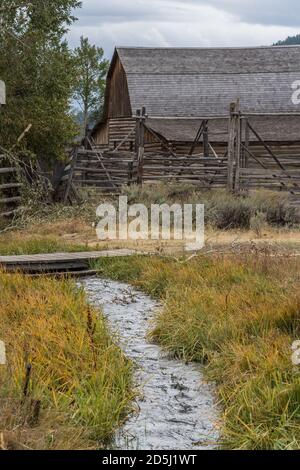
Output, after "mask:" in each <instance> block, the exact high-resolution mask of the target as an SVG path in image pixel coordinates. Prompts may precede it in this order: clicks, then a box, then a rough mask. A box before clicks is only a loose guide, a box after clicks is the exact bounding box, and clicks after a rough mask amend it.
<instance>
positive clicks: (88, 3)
mask: <svg viewBox="0 0 300 470" xmlns="http://www.w3.org/2000/svg"><path fill="white" fill-rule="evenodd" d="M298 1H299V0H298ZM82 3H83V5H82V9H81V10H78V11H77V12H76V13H77V16H78V18H79V21H78V22H77V23H76V24H75V25H74V26H73V27H72V29H71V31H70V33H69V40H70V43H71V45H72V46H74V45H77V44H78V41H79V38H80V35H82V34H83V35H85V36H87V37H89V38H90V40H91V41H92V42H94V43H95V44H98V45H101V46H102V47H104V50H105V52H106V55H107V56H108V57H110V56H111V54H112V51H113V48H114V46H115V45H123V46H126V45H127V46H247V45H249V46H250V45H268V44H272V43H273V42H275V41H278V40H280V39H284V38H285V37H287V36H288V35H294V34H297V33H299V32H300V31H299V30H300V27H299V26H300V15H299V9H300V4H298V2H296V1H294V0H285V3H284V2H283V0H282V1H281V2H280V1H278V0H272V1H271V0H265V1H259V0H227V1H226V0H184V1H183V0H105V1H104V0H83V2H82ZM298 18H299V19H298Z"/></svg>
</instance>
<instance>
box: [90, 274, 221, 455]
mask: <svg viewBox="0 0 300 470" xmlns="http://www.w3.org/2000/svg"><path fill="white" fill-rule="evenodd" d="M82 285H83V286H84V288H85V290H86V292H87V295H88V298H89V300H90V301H91V302H92V303H93V304H94V305H95V306H96V307H100V308H102V310H103V312H104V314H105V315H106V316H107V318H108V320H109V322H110V325H111V327H112V329H113V330H115V331H117V332H118V335H119V337H120V338H121V339H120V342H121V344H120V346H121V347H122V348H123V350H124V351H125V353H126V355H127V356H128V357H130V358H131V359H132V360H133V361H135V363H136V364H137V366H138V367H137V372H136V383H137V386H138V387H139V389H140V390H139V391H140V393H139V398H138V401H137V412H136V413H134V415H132V416H131V417H130V418H129V420H128V421H127V422H126V424H125V426H124V427H123V428H122V429H121V431H120V432H119V435H118V436H117V438H116V447H117V448H118V449H121V450H129V449H140V450H155V449H156V450H157V449H161V450H177V449H180V450H194V449H195V450H196V449H211V448H215V447H216V445H217V444H216V442H217V440H218V430H217V426H216V423H217V421H218V411H217V407H216V404H215V398H214V395H213V391H212V389H211V387H210V386H209V385H208V384H206V383H205V382H204V380H203V376H202V369H201V367H200V366H198V365H194V364H189V365H187V364H184V363H183V362H181V361H178V360H174V359H170V358H168V357H166V356H165V355H164V353H163V352H162V350H161V348H160V347H159V346H156V345H154V344H150V343H149V342H148V341H147V332H148V331H149V328H150V327H151V319H152V317H153V314H154V312H155V309H156V308H157V307H158V305H157V304H156V303H155V302H154V301H153V300H151V299H150V298H149V297H147V296H146V295H144V294H143V293H141V292H139V291H137V290H135V289H133V288H132V287H130V286H128V285H126V284H121V283H119V282H113V281H108V280H103V279H100V278H96V277H93V278H88V279H85V280H84V281H82Z"/></svg>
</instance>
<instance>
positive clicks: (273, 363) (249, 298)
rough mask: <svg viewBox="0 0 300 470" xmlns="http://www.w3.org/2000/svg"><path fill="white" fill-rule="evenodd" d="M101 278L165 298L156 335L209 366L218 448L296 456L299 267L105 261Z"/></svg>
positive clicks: (299, 441) (218, 260)
mask: <svg viewBox="0 0 300 470" xmlns="http://www.w3.org/2000/svg"><path fill="white" fill-rule="evenodd" d="M98 268H99V270H100V272H101V273H103V274H105V275H108V276H111V277H114V278H118V279H122V280H128V281H131V282H133V283H134V284H135V285H137V286H139V287H141V288H143V289H144V290H146V291H147V292H148V293H149V294H151V295H153V296H155V297H158V298H160V299H162V301H163V308H162V310H161V312H160V313H159V315H158V316H157V318H156V325H155V330H154V331H153V333H152V337H153V338H154V339H155V340H156V341H157V342H159V343H160V344H161V345H162V346H163V347H164V348H165V349H167V350H168V351H169V352H171V353H173V354H175V355H176V356H178V357H181V358H183V359H184V360H187V361H200V362H202V363H204V364H205V365H206V373H207V376H208V377H209V378H210V379H211V380H214V381H215V382H216V384H217V391H218V395H219V398H220V403H221V405H222V407H223V409H224V419H223V423H224V424H223V432H222V446H223V447H224V448H230V449H299V447H300V427H299V420H300V369H299V368H295V366H293V364H292V361H291V345H292V342H293V341H294V340H297V339H299V338H300V289H299V287H300V260H299V259H297V258H292V257H291V258H278V259H277V258H276V257H273V256H268V255H257V256H253V255H250V254H245V255H237V256H236V257H235V258H233V257H230V258H229V257H221V256H218V257H208V256H205V255H202V256H199V257H198V258H195V259H193V260H191V261H189V262H187V261H184V260H180V261H174V260H171V259H162V258H151V259H149V258H139V257H136V258H131V259H130V260H126V259H119V260H113V261H112V260H110V262H108V261H106V260H101V261H99V263H98Z"/></svg>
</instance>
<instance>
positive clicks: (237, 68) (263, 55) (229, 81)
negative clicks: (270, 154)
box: [93, 46, 300, 153]
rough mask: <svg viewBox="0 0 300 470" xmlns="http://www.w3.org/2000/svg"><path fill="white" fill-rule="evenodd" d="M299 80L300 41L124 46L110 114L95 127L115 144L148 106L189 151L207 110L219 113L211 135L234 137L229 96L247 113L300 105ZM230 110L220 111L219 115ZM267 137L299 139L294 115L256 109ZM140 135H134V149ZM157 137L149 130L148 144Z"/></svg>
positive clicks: (169, 136)
mask: <svg viewBox="0 0 300 470" xmlns="http://www.w3.org/2000/svg"><path fill="white" fill-rule="evenodd" d="M297 80H300V47H299V46H293V47H284V46H282V47H258V48H230V49H225V48H224V49H223V48H218V49H214V48H211V49H202V48H192V49H190V48H189V49H183V48H180V49H177V48H171V49H170V48H163V49H161V48H117V49H116V50H115V53H114V56H113V59H112V62H111V66H110V69H109V73H108V78H107V90H106V98H105V106H104V117H103V121H102V122H100V123H98V124H97V126H96V127H95V129H94V131H93V136H94V140H95V141H96V142H97V144H98V145H103V146H109V148H111V149H113V148H114V147H116V146H118V144H119V143H120V142H121V141H122V139H124V138H125V137H126V135H128V133H129V132H130V130H131V129H133V127H135V122H136V120H135V116H136V111H137V110H138V109H142V108H143V107H145V108H146V114H147V116H148V118H147V120H146V124H147V127H149V128H150V129H151V130H153V131H154V132H155V133H157V134H158V135H159V136H161V137H162V138H163V139H164V140H166V141H168V142H169V143H170V144H171V145H172V146H174V147H175V148H176V150H177V151H178V150H179V151H180V150H182V151H183V153H186V146H188V147H189V146H190V144H191V143H192V142H193V141H194V139H195V137H196V134H197V131H198V129H199V123H200V121H201V120H202V118H208V119H212V128H211V129H210V136H209V140H210V141H211V142H212V143H219V142H224V143H225V142H227V139H226V133H227V129H228V123H227V118H228V114H229V106H230V103H231V102H233V101H236V100H237V99H239V100H240V108H241V111H242V112H243V113H245V114H256V113H259V114H265V115H267V114H273V113H294V112H297V111H300V106H298V107H297V106H296V105H295V104H293V102H292V94H293V89H292V84H293V83H295V82H296V81H297ZM222 117H223V118H224V119H223V120H222V119H216V120H214V119H213V118H222ZM250 121H252V122H253V123H255V125H256V127H259V129H260V133H261V135H262V137H263V139H264V140H266V141H268V142H287V141H288V142H291V141H300V134H299V123H298V119H297V118H295V117H294V116H282V117H281V118H280V119H278V117H277V116H276V117H272V116H269V117H266V116H264V117H263V116H262V117H251V118H250ZM134 142H135V135H134V134H132V136H131V139H129V140H128V149H132V148H133V145H134ZM152 142H156V139H154V138H153V135H151V134H150V133H147V135H146V139H145V144H146V145H145V147H146V148H147V144H151V143H152Z"/></svg>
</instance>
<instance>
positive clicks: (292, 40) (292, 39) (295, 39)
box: [273, 34, 300, 46]
mask: <svg viewBox="0 0 300 470" xmlns="http://www.w3.org/2000/svg"><path fill="white" fill-rule="evenodd" d="M295 44H300V34H297V36H289V37H288V38H286V39H285V40H284V41H278V42H276V44H273V45H274V46H293V45H295Z"/></svg>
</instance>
